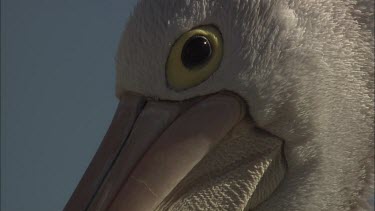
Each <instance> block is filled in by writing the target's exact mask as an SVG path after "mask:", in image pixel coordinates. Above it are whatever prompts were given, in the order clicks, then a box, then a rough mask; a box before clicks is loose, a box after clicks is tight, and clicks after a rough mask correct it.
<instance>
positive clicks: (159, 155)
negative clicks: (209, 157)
mask: <svg viewBox="0 0 375 211" xmlns="http://www.w3.org/2000/svg"><path fill="white" fill-rule="evenodd" d="M244 114H245V104H244V103H243V101H242V100H241V99H240V98H239V97H237V96H235V95H232V94H230V93H226V92H225V93H218V94H215V95H211V96H206V97H201V98H197V99H193V100H188V101H183V102H170V101H168V102H167V101H153V100H148V99H146V98H145V97H143V96H139V95H136V94H132V93H126V94H124V95H123V96H122V97H121V98H120V102H119V105H118V108H117V111H116V113H115V115H114V117H113V120H112V123H111V125H110V127H109V130H108V132H107V134H106V135H105V137H104V140H103V142H102V143H101V145H100V147H99V149H98V151H97V153H96V154H95V156H94V158H93V160H92V161H91V164H90V165H89V167H88V169H87V170H86V172H85V174H84V176H83V177H82V179H81V181H80V183H79V184H78V186H77V188H76V190H75V191H74V193H73V195H72V196H71V198H70V200H69V202H68V203H67V205H66V206H65V208H64V210H65V211H82V210H89V211H90V210H95V211H100V210H132V211H147V210H154V209H155V208H156V207H157V206H158V205H159V204H160V203H161V202H162V201H163V200H164V199H165V198H166V197H167V196H168V194H169V193H170V192H171V191H172V190H173V188H175V187H176V186H177V184H178V183H179V182H180V181H181V180H182V179H183V178H184V177H185V176H186V175H187V174H188V173H189V172H190V171H191V170H192V168H193V167H194V166H195V165H196V164H197V163H199V161H200V160H202V158H203V157H204V156H205V155H206V154H207V153H208V152H209V151H210V150H211V149H212V148H213V147H215V145H216V144H217V143H218V142H219V141H220V140H221V139H223V137H224V136H225V135H226V134H227V133H228V132H229V131H230V130H231V129H232V128H233V127H234V125H236V124H237V123H238V122H239V121H241V120H242V119H243V117H244Z"/></svg>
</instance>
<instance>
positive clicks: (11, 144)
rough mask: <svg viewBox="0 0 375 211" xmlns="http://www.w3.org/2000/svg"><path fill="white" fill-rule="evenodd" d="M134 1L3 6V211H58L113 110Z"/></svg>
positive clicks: (18, 1)
mask: <svg viewBox="0 0 375 211" xmlns="http://www.w3.org/2000/svg"><path fill="white" fill-rule="evenodd" d="M135 2H136V0H111V1H103V0H100V1H99V0H81V1H76V0H64V1H58V0H32V1H30V0H2V1H1V210H2V211H58V210H62V208H63V207H64V205H65V203H66V202H67V200H68V199H69V197H70V195H71V194H72V192H73V190H74V188H75V187H76V185H77V184H78V182H79V180H80V178H81V176H82V174H83V173H84V171H85V169H86V168H87V166H88V164H89V162H90V160H91V158H92V156H93V155H94V153H95V151H96V149H97V147H98V145H99V143H100V141H101V139H102V137H103V136H104V134H105V132H106V130H107V128H108V126H109V123H110V121H111V119H112V115H113V113H114V110H115V108H116V104H117V99H116V98H115V96H114V82H115V68H114V56H115V52H116V48H117V44H118V41H119V38H120V34H121V32H122V30H123V28H124V24H125V23H126V19H127V17H128V16H129V13H130V12H131V8H132V7H133V6H134V5H135Z"/></svg>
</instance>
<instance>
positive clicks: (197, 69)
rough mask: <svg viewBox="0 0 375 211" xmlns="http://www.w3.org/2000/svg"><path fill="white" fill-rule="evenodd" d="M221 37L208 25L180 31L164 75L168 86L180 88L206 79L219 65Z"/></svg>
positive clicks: (221, 54)
mask: <svg viewBox="0 0 375 211" xmlns="http://www.w3.org/2000/svg"><path fill="white" fill-rule="evenodd" d="M222 58H223V39H222V37H221V33H220V32H219V30H218V29H217V28H216V27H214V26H211V25H207V26H201V27H198V28H194V29H192V30H190V31H188V32H185V33H184V34H182V35H181V36H180V37H179V38H178V39H177V40H176V41H175V43H174V44H173V46H172V48H171V49H170V53H169V57H168V60H167V63H166V77H167V81H168V85H169V87H170V88H172V89H174V90H176V91H182V90H186V89H189V88H191V87H194V86H197V85H199V84H200V83H202V82H204V81H205V80H207V79H208V78H209V77H210V76H211V75H212V74H213V73H214V72H215V71H216V70H217V69H218V68H219V66H220V63H221V60H222Z"/></svg>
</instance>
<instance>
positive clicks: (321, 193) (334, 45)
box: [116, 0, 374, 210]
mask: <svg viewBox="0 0 375 211" xmlns="http://www.w3.org/2000/svg"><path fill="white" fill-rule="evenodd" d="M355 4H356V1H353V0H201V1H194V0H141V1H139V3H138V5H137V6H136V8H135V10H134V13H133V15H132V16H131V17H130V19H129V21H128V23H127V26H126V29H125V31H124V34H123V37H122V39H121V43H120V47H119V51H118V56H117V85H116V91H117V94H118V95H120V93H122V92H124V91H125V90H128V91H134V92H138V93H142V94H143V95H146V96H149V97H154V98H157V99H167V100H184V99H188V98H191V97H195V96H199V95H206V94H210V93H214V92H218V91H220V90H230V91H233V92H235V93H237V94H239V95H240V96H242V97H243V98H244V99H245V100H246V101H247V103H248V106H249V113H250V115H251V116H252V117H253V119H254V120H255V122H256V123H257V126H258V127H260V128H262V129H264V130H267V131H269V132H270V133H272V134H274V135H276V136H278V137H281V138H283V139H284V140H285V141H286V145H285V153H286V159H287V161H288V165H289V168H288V172H287V175H286V178H285V180H284V181H283V183H282V184H281V185H280V187H279V189H278V190H277V191H276V192H275V193H274V194H273V195H272V196H271V197H270V199H269V200H268V201H267V202H266V203H263V204H262V205H261V206H260V207H258V209H259V210H352V209H365V207H366V206H367V199H368V197H369V192H370V191H371V190H372V183H371V182H372V181H373V164H374V163H373V162H374V161H373V157H374V154H373V153H374V150H373V148H374V105H373V103H374V78H373V75H374V63H373V60H374V55H373V46H372V45H373V40H372V38H371V37H372V35H371V31H370V30H368V29H367V30H365V29H364V25H362V28H361V25H360V24H359V22H360V21H363V20H362V19H360V18H359V19H358V17H363V16H361V13H360V11H359V10H355V9H354V8H355ZM371 6H372V8H373V5H372V4H371ZM372 11H373V10H372ZM358 14H359V16H358ZM370 16H371V14H370ZM372 17H373V16H372ZM366 20H367V19H366ZM205 24H214V25H216V26H217V27H218V28H219V29H220V30H221V32H222V35H223V39H224V51H225V52H224V57H223V61H222V64H221V66H220V68H219V69H218V71H217V72H215V73H214V74H213V75H212V76H211V77H210V78H209V79H208V80H207V81H205V82H204V83H202V84H200V85H199V86H197V87H194V88H191V89H189V90H186V91H183V92H175V91H174V90H171V89H168V87H167V83H166V78H165V63H166V61H167V57H168V54H169V50H170V48H171V46H172V44H173V43H174V41H175V40H176V39H177V38H178V37H179V36H180V35H181V34H182V33H184V32H186V31H188V30H189V29H191V28H193V27H196V26H199V25H205ZM370 28H371V27H370Z"/></svg>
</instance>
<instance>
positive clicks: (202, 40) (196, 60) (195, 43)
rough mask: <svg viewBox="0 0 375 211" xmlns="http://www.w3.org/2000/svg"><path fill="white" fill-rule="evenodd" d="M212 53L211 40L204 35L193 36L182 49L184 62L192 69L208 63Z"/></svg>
mask: <svg viewBox="0 0 375 211" xmlns="http://www.w3.org/2000/svg"><path fill="white" fill-rule="evenodd" d="M211 54H212V48H211V43H210V41H209V40H208V39H207V38H206V37H204V36H194V37H191V38H190V39H189V40H188V41H187V42H186V43H185V45H184V48H183V49H182V55H181V59H182V63H183V64H184V65H185V67H187V68H189V69H191V68H194V67H196V66H199V65H202V64H204V63H206V62H207V61H208V60H209V59H210V57H211Z"/></svg>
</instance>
